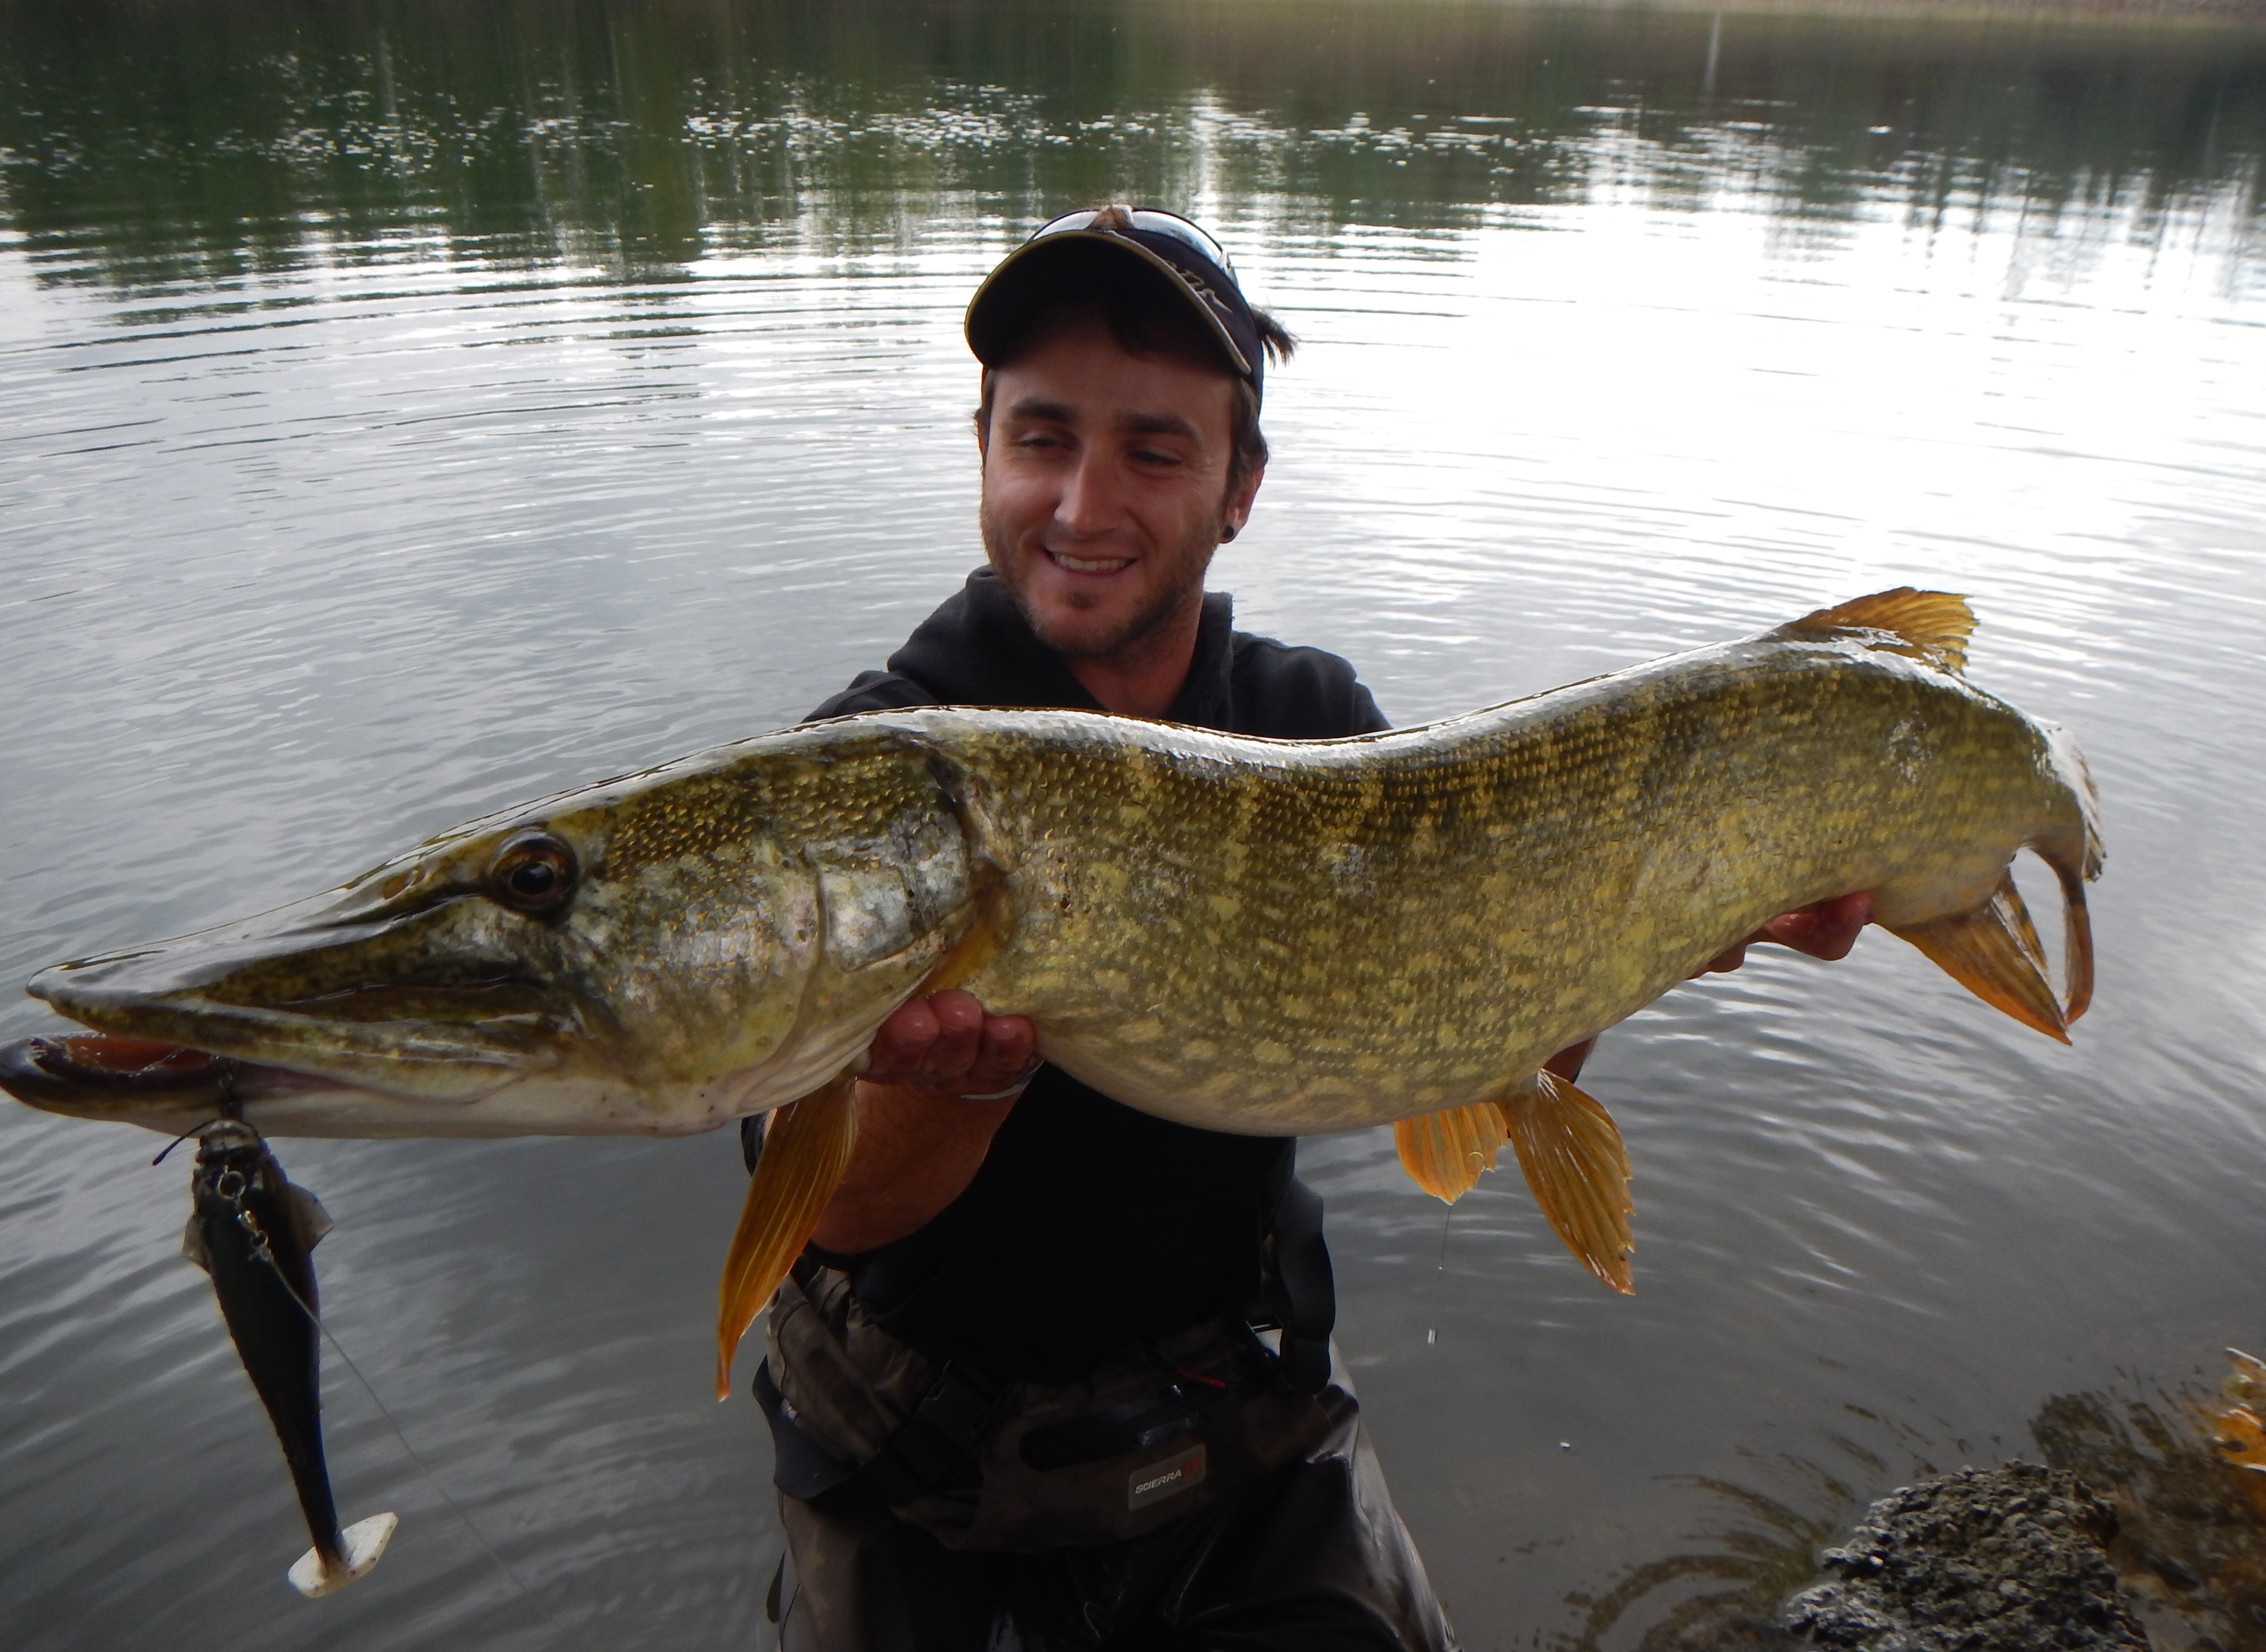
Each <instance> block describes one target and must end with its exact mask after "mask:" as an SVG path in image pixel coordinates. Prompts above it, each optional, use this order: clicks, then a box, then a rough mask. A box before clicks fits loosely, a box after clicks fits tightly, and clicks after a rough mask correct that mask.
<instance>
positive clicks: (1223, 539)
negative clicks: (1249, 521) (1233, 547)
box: [1219, 522, 1235, 545]
mask: <svg viewBox="0 0 2266 1652" xmlns="http://www.w3.org/2000/svg"><path fill="white" fill-rule="evenodd" d="M1234 537H1235V524H1234V523H1232V522H1224V523H1220V525H1219V542H1220V544H1222V545H1225V544H1226V543H1227V542H1228V541H1229V540H1231V539H1232V538H1234Z"/></svg>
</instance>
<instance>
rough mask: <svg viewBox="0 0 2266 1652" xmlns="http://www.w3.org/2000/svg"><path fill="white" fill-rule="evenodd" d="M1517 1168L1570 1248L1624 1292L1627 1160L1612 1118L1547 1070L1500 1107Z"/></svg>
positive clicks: (1628, 1285)
mask: <svg viewBox="0 0 2266 1652" xmlns="http://www.w3.org/2000/svg"><path fill="white" fill-rule="evenodd" d="M1497 1105H1498V1106H1499V1107H1501V1108H1502V1122H1503V1123H1504V1125H1505V1126H1506V1127H1507V1129H1508V1130H1509V1137H1510V1145H1511V1148H1512V1150H1513V1151H1516V1152H1517V1154H1518V1167H1519V1168H1520V1169H1521V1170H1523V1171H1524V1172H1525V1173H1526V1185H1527V1187H1528V1188H1530V1189H1531V1190H1532V1192H1533V1194H1534V1202H1535V1203H1536V1204H1538V1205H1539V1206H1541V1208H1542V1214H1543V1215H1544V1216H1545V1217H1547V1218H1549V1222H1550V1225H1551V1226H1552V1228H1553V1229H1555V1230H1556V1232H1557V1234H1558V1237H1559V1239H1561V1240H1563V1241H1564V1243H1565V1246H1566V1248H1567V1249H1568V1250H1569V1251H1571V1252H1573V1253H1574V1258H1575V1261H1578V1262H1580V1263H1581V1264H1582V1266H1583V1267H1584V1268H1588V1269H1589V1270H1590V1272H1591V1273H1593V1274H1595V1275H1596V1276H1597V1277H1598V1279H1599V1280H1601V1281H1602V1282H1604V1283H1605V1284H1606V1285H1609V1286H1611V1287H1612V1289H1613V1290H1618V1291H1619V1292H1620V1293H1621V1294H1622V1295H1623V1296H1633V1295H1634V1294H1635V1291H1636V1286H1635V1285H1634V1283H1632V1281H1631V1279H1630V1276H1629V1261H1628V1259H1629V1254H1630V1253H1631V1252H1633V1251H1634V1250H1635V1248H1636V1243H1635V1241H1634V1239H1632V1238H1631V1237H1630V1234H1629V1210H1630V1206H1629V1196H1628V1183H1629V1162H1628V1152H1627V1150H1626V1149H1625V1148H1624V1147H1622V1145H1621V1133H1620V1131H1619V1129H1617V1128H1616V1127H1615V1126H1614V1124H1613V1121H1612V1115H1611V1114H1609V1113H1607V1112H1606V1111H1605V1110H1604V1108H1603V1107H1599V1106H1598V1105H1597V1103H1596V1102H1595V1101H1593V1100H1590V1098H1589V1097H1588V1096H1586V1095H1584V1094H1583V1093H1582V1092H1581V1091H1579V1090H1577V1089H1575V1087H1574V1086H1573V1085H1570V1084H1568V1082H1567V1081H1566V1080H1565V1079H1563V1078H1560V1077H1559V1076H1558V1075H1557V1074H1556V1073H1554V1072H1551V1071H1547V1070H1545V1071H1540V1072H1538V1073H1536V1074H1535V1075H1534V1077H1533V1078H1530V1079H1528V1080H1526V1081H1525V1082H1524V1084H1522V1085H1519V1086H1518V1088H1517V1089H1516V1090H1514V1091H1512V1092H1511V1093H1510V1094H1509V1097H1508V1098H1506V1099H1505V1100H1502V1102H1500V1103H1498V1104H1497Z"/></svg>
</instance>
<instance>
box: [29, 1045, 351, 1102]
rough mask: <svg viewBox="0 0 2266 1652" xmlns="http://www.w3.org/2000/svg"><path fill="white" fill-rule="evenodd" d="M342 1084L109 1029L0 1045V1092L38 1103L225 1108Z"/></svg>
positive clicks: (332, 1088) (335, 1087)
mask: <svg viewBox="0 0 2266 1652" xmlns="http://www.w3.org/2000/svg"><path fill="white" fill-rule="evenodd" d="M345 1087H346V1086H344V1085H340V1084H337V1083H334V1082H333V1080H331V1079H328V1078H318V1077H316V1076H315V1075H314V1074H312V1073H306V1072H294V1071H291V1070H290V1069H289V1068H287V1067H270V1066H265V1065H263V1064H259V1063H258V1062H251V1061H238V1060H236V1059H235V1058H234V1057H232V1056H216V1055H213V1054H211V1053H209V1052H208V1051H206V1050H201V1049H189V1048H188V1047H187V1046H186V1045H184V1044H165V1043H160V1042H157V1041H156V1040H155V1039H148V1038H119V1037H115V1036H113V1035H112V1034H107V1033H77V1034H69V1035H67V1036H65V1037H62V1038H19V1039H18V1040H17V1041H16V1042H14V1043H12V1044H4V1045H0V1090H4V1091H6V1092H7V1093H9V1094H10V1095H11V1096H13V1097H15V1098H16V1100H18V1101H21V1102H23V1103H25V1104H26V1106H29V1107H40V1108H54V1107H91V1106H96V1105H99V1104H101V1103H105V1102H109V1103H113V1104H115V1103H119V1102H129V1103H130V1102H134V1101H141V1100H164V1101H166V1102H168V1103H171V1104H173V1105H176V1106H179V1107H212V1108H214V1109H215V1110H216V1111H220V1112H225V1111H227V1110H228V1109H229V1108H230V1107H233V1106H237V1105H240V1104H241V1103H244V1102H246V1101H270V1100H277V1099H279V1098H281V1097H283V1096H296V1095H304V1094H308V1093H312V1092H316V1091H322V1090H339V1089H343V1088H345Z"/></svg>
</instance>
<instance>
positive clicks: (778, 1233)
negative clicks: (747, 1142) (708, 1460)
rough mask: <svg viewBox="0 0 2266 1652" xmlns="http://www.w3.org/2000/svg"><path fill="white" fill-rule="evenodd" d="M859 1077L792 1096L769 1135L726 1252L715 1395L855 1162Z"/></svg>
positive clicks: (722, 1396) (722, 1394) (728, 1384)
mask: <svg viewBox="0 0 2266 1652" xmlns="http://www.w3.org/2000/svg"><path fill="white" fill-rule="evenodd" d="M856 1084H857V1080H856V1078H854V1077H853V1076H852V1075H851V1074H849V1073H844V1074H843V1075H842V1076H841V1077H840V1078H836V1079H835V1080H834V1081H833V1082H832V1083H830V1084H828V1085H825V1086H824V1087H823V1088H822V1089H817V1090H814V1091H812V1092H811V1093H809V1094H808V1095H807V1096H805V1097H803V1098H802V1100H800V1101H790V1102H788V1103H787V1105H786V1107H782V1108H781V1109H780V1110H779V1115H778V1118H777V1119H776V1120H775V1121H774V1122H772V1124H771V1129H770V1130H769V1131H768V1132H766V1133H765V1135H764V1152H763V1157H762V1158H761V1159H757V1161H756V1173H755V1174H754V1176H752V1177H751V1178H749V1181H748V1200H747V1202H746V1204H744V1205H742V1207H741V1210H740V1225H739V1228H738V1230H737V1231H736V1232H734V1233H733V1235H732V1248H731V1249H730V1250H729V1251H728V1252H727V1253H726V1254H725V1257H724V1277H723V1279H722V1281H721V1283H720V1285H719V1287H718V1290H717V1293H716V1294H717V1305H716V1309H717V1311H716V1398H717V1399H719V1400H727V1399H729V1398H730V1397H731V1393H732V1355H733V1353H734V1351H735V1349H738V1347H739V1346H740V1339H741V1338H742V1336H744V1335H746V1334H747V1331H748V1327H749V1326H751V1325H753V1324H754V1323H755V1322H756V1315H757V1314H758V1313H761V1312H763V1311H764V1304H765V1303H767V1302H769V1301H770V1300H771V1292H773V1291H774V1290H778V1285H779V1281H780V1280H782V1279H784V1278H786V1270H787V1269H788V1268H792V1267H793V1265H794V1259H795V1258H796V1257H797V1256H798V1255H800V1254H801V1253H802V1247H803V1246H805V1245H807V1244H808V1243H809V1242H810V1236H811V1233H812V1232H813V1231H814V1230H815V1229H816V1228H817V1226H818V1218H819V1217H820V1216H821V1215H822V1214H823V1213H824V1211H825V1210H826V1202H827V1201H828V1200H829V1199H831V1198H832V1197H833V1196H834V1190H835V1188H838V1187H840V1186H841V1185H842V1177H843V1173H844V1172H845V1171H847V1170H848V1169H849V1168H850V1150H851V1148H852V1146H853V1145H854V1144H855V1143H856V1141H857V1139H858V1116H857V1113H856V1110H855V1108H854V1107H852V1091H853V1089H854V1088H855V1086H856Z"/></svg>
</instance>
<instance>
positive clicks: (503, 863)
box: [488, 832, 574, 917]
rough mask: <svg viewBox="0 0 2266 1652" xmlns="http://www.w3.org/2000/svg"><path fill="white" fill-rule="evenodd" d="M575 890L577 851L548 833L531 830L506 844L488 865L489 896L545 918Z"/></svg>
mask: <svg viewBox="0 0 2266 1652" xmlns="http://www.w3.org/2000/svg"><path fill="white" fill-rule="evenodd" d="M573 894H574V851H573V850H572V849H569V848H568V847H567V846H566V844H563V843H561V842H559V839H557V838H556V837H552V836H551V835H550V834H549V833H548V832H530V833H529V834H528V835H527V836H526V837H515V838H513V839H512V840H511V842H509V843H508V844H505V845H504V846H503V852H501V854H499V855H497V856H496V858H495V864H494V865H493V866H490V867H489V868H488V895H489V898H490V899H492V900H493V901H494V902H495V903H497V904H498V905H500V906H508V907H509V908H511V910H513V911H515V912H525V913H527V914H528V915H529V916H530V917H543V916H545V915H547V914H549V913H552V912H555V911H557V910H559V908H560V907H562V906H564V905H566V902H567V899H568V897H569V896H571V895H573Z"/></svg>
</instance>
